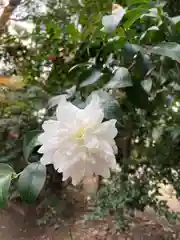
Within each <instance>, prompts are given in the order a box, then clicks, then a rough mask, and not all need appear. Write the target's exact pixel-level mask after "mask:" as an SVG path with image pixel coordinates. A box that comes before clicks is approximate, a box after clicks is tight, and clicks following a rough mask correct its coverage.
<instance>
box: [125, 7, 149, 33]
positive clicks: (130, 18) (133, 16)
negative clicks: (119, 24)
mask: <svg viewBox="0 0 180 240" xmlns="http://www.w3.org/2000/svg"><path fill="white" fill-rule="evenodd" d="M147 11H148V8H141V7H139V8H135V9H133V10H129V11H128V12H127V13H126V15H125V18H127V21H126V22H125V23H124V28H125V29H128V28H130V27H131V26H132V25H133V24H134V23H135V22H136V21H137V20H138V19H139V18H140V17H141V16H142V15H143V14H144V13H146V12H147Z"/></svg>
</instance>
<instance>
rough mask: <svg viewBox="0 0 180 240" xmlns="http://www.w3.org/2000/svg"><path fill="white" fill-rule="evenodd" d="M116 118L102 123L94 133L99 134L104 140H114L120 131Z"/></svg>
mask: <svg viewBox="0 0 180 240" xmlns="http://www.w3.org/2000/svg"><path fill="white" fill-rule="evenodd" d="M116 122H117V121H116V120H115V119H111V120H109V121H106V122H103V123H101V124H100V125H99V126H98V128H97V129H96V130H95V132H94V134H96V135H98V137H100V138H101V139H103V140H106V141H112V139H114V138H115V137H116V135H117V133H118V131H117V128H116V126H115V125H116Z"/></svg>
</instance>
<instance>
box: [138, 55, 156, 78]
mask: <svg viewBox="0 0 180 240" xmlns="http://www.w3.org/2000/svg"><path fill="white" fill-rule="evenodd" d="M135 61H136V62H135V65H134V73H135V74H136V77H138V78H139V79H140V80H143V79H144V77H145V76H146V74H148V72H149V71H150V70H151V69H152V68H153V65H152V62H151V59H150V57H149V56H148V55H147V54H142V53H141V52H139V53H138V54H137V56H136V59H135Z"/></svg>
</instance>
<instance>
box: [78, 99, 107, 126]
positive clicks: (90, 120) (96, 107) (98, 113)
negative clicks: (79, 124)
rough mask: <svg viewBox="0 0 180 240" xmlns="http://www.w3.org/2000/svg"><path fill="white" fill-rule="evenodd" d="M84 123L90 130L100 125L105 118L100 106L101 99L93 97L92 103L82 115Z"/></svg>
mask: <svg viewBox="0 0 180 240" xmlns="http://www.w3.org/2000/svg"><path fill="white" fill-rule="evenodd" d="M81 118H82V121H83V123H84V124H85V125H88V127H89V128H92V127H94V126H96V125H97V124H100V123H101V122H102V120H103V118H104V112H103V109H102V107H101V104H100V98H99V97H98V96H97V95H92V99H91V101H90V103H89V104H88V105H87V106H86V107H85V108H84V109H83V111H82V113H81Z"/></svg>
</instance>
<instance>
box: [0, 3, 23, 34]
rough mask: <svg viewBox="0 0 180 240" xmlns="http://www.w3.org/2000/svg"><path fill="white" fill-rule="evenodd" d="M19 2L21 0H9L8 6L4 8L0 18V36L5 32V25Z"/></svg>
mask: <svg viewBox="0 0 180 240" xmlns="http://www.w3.org/2000/svg"><path fill="white" fill-rule="evenodd" d="M20 2H21V0H10V1H9V4H8V5H7V6H6V7H5V8H4V11H3V13H2V15H1V16H0V36H1V35H2V34H3V33H4V32H5V31H6V24H7V22H8V20H9V18H10V17H11V15H12V13H13V11H14V10H15V8H16V7H17V6H18V5H19V4H20Z"/></svg>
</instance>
